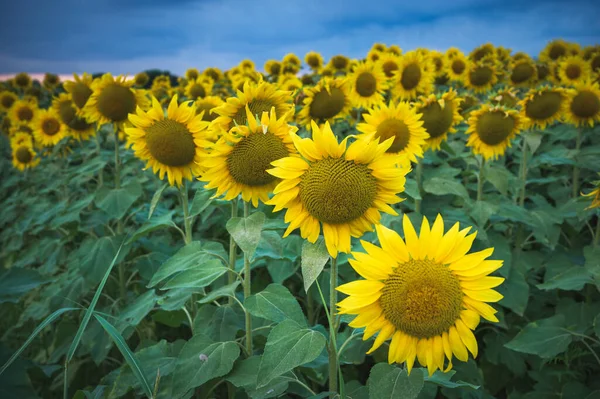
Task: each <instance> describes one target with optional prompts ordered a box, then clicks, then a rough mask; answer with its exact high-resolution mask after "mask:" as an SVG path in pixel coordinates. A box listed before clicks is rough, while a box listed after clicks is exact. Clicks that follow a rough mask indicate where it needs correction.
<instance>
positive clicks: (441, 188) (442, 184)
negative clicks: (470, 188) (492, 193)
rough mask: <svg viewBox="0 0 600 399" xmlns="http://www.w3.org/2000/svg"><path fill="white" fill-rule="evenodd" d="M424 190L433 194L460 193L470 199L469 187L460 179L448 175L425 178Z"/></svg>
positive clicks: (459, 194)
mask: <svg viewBox="0 0 600 399" xmlns="http://www.w3.org/2000/svg"><path fill="white" fill-rule="evenodd" d="M423 190H425V191H426V192H428V193H430V194H433V195H458V196H459V197H462V198H464V199H469V193H468V192H467V189H466V188H465V187H464V186H463V185H462V184H461V183H459V182H458V181H456V180H453V179H451V178H447V177H432V178H431V179H427V180H425V182H424V183H423Z"/></svg>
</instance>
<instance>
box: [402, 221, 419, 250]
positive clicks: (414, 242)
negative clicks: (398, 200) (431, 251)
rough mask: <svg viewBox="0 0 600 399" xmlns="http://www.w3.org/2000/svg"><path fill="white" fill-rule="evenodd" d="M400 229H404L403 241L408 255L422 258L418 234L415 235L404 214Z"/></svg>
mask: <svg viewBox="0 0 600 399" xmlns="http://www.w3.org/2000/svg"><path fill="white" fill-rule="evenodd" d="M402 229H403V230H404V241H405V242H406V247H407V248H408V252H409V253H410V256H411V257H412V258H413V259H422V258H421V254H420V252H419V249H420V245H419V236H417V233H416V231H415V228H414V227H413V225H412V223H411V221H410V219H409V218H408V216H406V214H404V216H403V217H402Z"/></svg>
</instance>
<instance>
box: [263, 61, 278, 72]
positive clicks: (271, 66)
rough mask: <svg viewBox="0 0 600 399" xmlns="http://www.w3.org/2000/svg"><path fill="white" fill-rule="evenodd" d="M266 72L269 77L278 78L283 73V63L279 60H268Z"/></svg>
mask: <svg viewBox="0 0 600 399" xmlns="http://www.w3.org/2000/svg"><path fill="white" fill-rule="evenodd" d="M265 72H266V73H267V74H268V75H272V76H278V75H279V74H280V73H281V62H279V61H277V60H267V62H265Z"/></svg>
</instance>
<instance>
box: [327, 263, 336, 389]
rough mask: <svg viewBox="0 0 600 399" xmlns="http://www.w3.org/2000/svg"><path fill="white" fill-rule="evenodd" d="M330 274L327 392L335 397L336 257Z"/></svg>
mask: <svg viewBox="0 0 600 399" xmlns="http://www.w3.org/2000/svg"><path fill="white" fill-rule="evenodd" d="M330 273H331V275H330V276H329V317H330V318H329V351H328V352H329V392H331V393H332V394H331V397H335V393H337V389H338V387H337V384H338V381H337V372H338V365H337V362H338V356H337V345H336V336H337V325H338V323H337V320H336V311H335V308H336V305H337V291H336V290H335V289H336V287H337V280H338V278H337V277H338V276H337V275H338V272H337V258H331V271H330Z"/></svg>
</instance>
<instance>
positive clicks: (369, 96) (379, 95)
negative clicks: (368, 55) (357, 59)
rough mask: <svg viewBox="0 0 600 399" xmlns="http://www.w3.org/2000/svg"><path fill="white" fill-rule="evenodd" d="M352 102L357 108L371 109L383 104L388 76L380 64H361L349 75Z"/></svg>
mask: <svg viewBox="0 0 600 399" xmlns="http://www.w3.org/2000/svg"><path fill="white" fill-rule="evenodd" d="M348 86H349V90H350V94H349V95H350V100H351V101H352V105H354V106H355V107H362V108H371V107H372V106H373V105H375V104H378V103H381V102H383V93H384V92H385V88H386V76H385V73H384V72H383V70H382V69H381V66H380V64H375V63H371V62H361V63H360V64H358V66H357V67H356V68H355V69H354V71H353V72H352V73H351V74H350V75H348Z"/></svg>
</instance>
